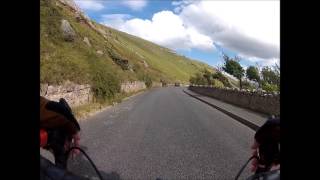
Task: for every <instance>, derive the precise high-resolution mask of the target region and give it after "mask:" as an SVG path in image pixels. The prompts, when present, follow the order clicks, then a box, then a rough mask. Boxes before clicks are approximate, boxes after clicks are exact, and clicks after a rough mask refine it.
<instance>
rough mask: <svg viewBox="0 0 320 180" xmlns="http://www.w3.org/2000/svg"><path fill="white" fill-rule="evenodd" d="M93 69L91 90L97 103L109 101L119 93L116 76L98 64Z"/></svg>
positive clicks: (118, 83)
mask: <svg viewBox="0 0 320 180" xmlns="http://www.w3.org/2000/svg"><path fill="white" fill-rule="evenodd" d="M95 66H96V67H95V68H93V71H94V72H93V73H92V74H93V77H92V90H93V93H94V95H95V97H96V99H97V100H98V101H101V100H103V101H104V100H106V99H111V98H113V97H114V96H115V95H116V93H118V92H120V82H119V80H118V78H117V75H116V74H114V73H110V72H108V71H106V70H105V69H103V67H101V66H99V65H98V64H96V65H95Z"/></svg>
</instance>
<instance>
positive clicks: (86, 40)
mask: <svg viewBox="0 0 320 180" xmlns="http://www.w3.org/2000/svg"><path fill="white" fill-rule="evenodd" d="M83 42H85V43H86V44H87V45H88V46H89V47H91V44H90V41H89V39H88V37H84V38H83Z"/></svg>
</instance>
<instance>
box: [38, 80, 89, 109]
mask: <svg viewBox="0 0 320 180" xmlns="http://www.w3.org/2000/svg"><path fill="white" fill-rule="evenodd" d="M40 95H41V96H44V97H46V98H48V99H50V100H53V101H59V99H60V98H65V99H66V101H67V102H68V103H69V104H70V106H72V107H74V106H79V105H83V104H87V103H89V102H91V101H92V97H93V96H92V93H91V91H90V85H79V84H75V83H72V82H69V81H68V82H65V83H64V84H62V85H55V86H53V85H48V84H41V86H40Z"/></svg>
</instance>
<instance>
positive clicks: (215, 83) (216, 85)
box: [213, 79, 224, 88]
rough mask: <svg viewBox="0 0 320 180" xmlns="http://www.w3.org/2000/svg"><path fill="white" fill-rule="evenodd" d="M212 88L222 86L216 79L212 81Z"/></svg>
mask: <svg viewBox="0 0 320 180" xmlns="http://www.w3.org/2000/svg"><path fill="white" fill-rule="evenodd" d="M213 87H216V88H224V85H223V83H222V82H221V81H219V80H217V79H214V80H213Z"/></svg>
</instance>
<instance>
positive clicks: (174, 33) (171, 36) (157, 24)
mask: <svg viewBox="0 0 320 180" xmlns="http://www.w3.org/2000/svg"><path fill="white" fill-rule="evenodd" d="M103 17H104V18H103V21H102V23H103V24H105V25H109V26H112V27H114V28H116V29H119V30H121V31H125V32H127V33H130V34H133V35H136V36H139V37H142V38H144V39H147V40H150V41H152V42H155V43H157V44H160V45H163V46H166V47H168V48H171V49H175V50H177V49H191V48H197V49H201V50H212V49H214V45H213V41H212V40H211V38H210V37H208V36H206V35H203V34H200V33H199V32H198V31H197V30H196V29H194V28H192V27H190V28H186V27H185V26H184V24H183V21H182V20H181V18H180V17H179V16H178V15H176V14H174V13H173V12H171V11H161V12H158V13H156V14H154V15H153V17H152V19H151V20H143V19H138V18H134V19H127V17H128V16H123V15H104V16H103Z"/></svg>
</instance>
